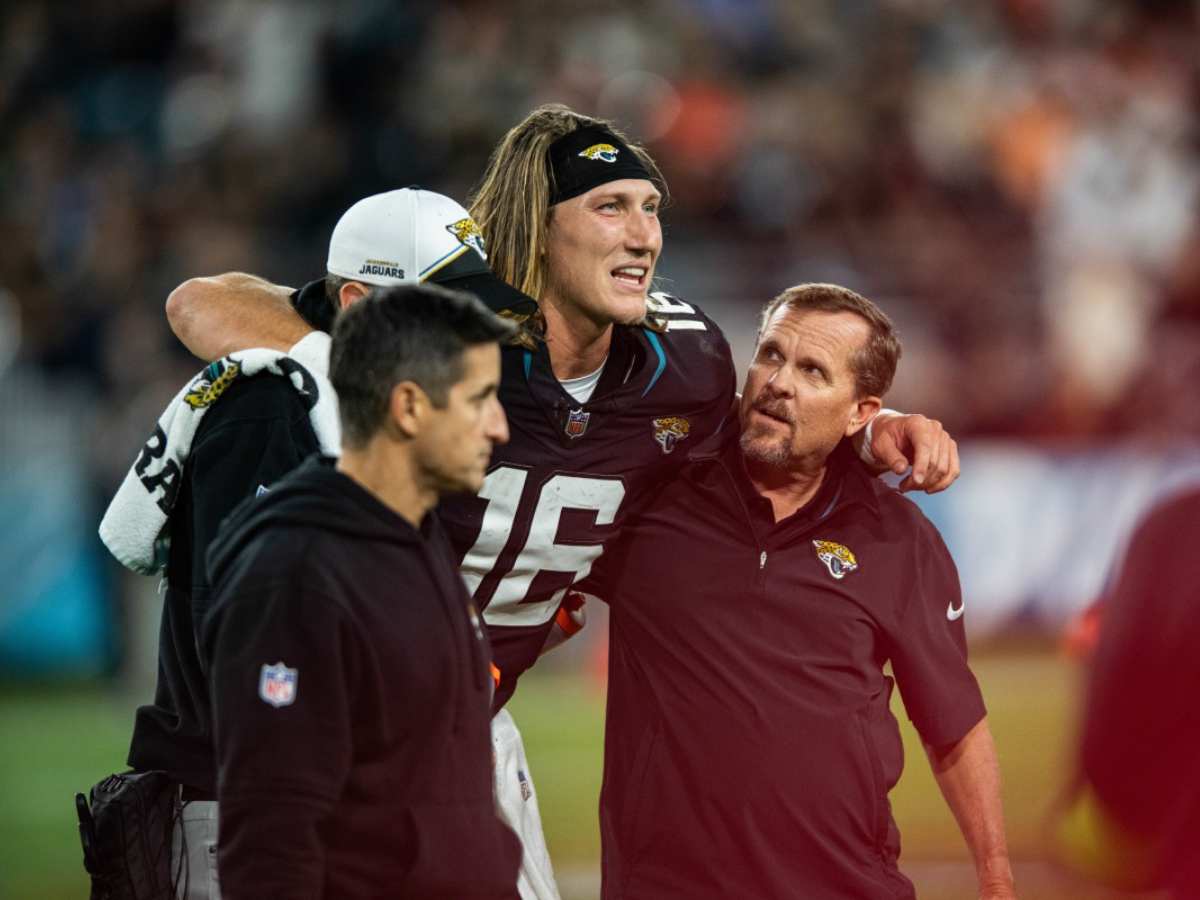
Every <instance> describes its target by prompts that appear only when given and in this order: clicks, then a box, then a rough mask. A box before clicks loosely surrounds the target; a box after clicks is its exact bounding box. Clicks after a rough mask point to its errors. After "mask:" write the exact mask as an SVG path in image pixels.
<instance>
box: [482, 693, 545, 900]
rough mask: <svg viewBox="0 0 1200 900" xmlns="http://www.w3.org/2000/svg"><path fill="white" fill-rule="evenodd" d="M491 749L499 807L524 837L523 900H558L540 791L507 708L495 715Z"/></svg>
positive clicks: (520, 887)
mask: <svg viewBox="0 0 1200 900" xmlns="http://www.w3.org/2000/svg"><path fill="white" fill-rule="evenodd" d="M492 751H493V753H494V756H495V767H494V769H493V771H492V778H493V781H494V783H495V788H496V809H497V811H498V812H499V814H500V818H501V819H502V820H504V823H505V824H506V825H508V826H509V827H510V828H512V830H513V831H515V832H516V833H517V837H519V838H520V839H521V848H522V852H521V871H520V874H519V876H518V878H517V890H518V891H520V894H521V900H559V896H558V886H557V885H556V884H555V883H554V867H553V866H551V865H550V853H549V852H548V851H547V850H546V836H545V835H544V834H542V816H541V813H540V812H538V802H537V792H536V791H535V790H534V788H533V778H532V777H530V775H529V763H528V762H526V760H525V745H524V744H523V743H522V742H521V732H520V731H518V730H517V723H516V722H514V721H513V717H512V716H511V715H510V714H509V712H508V710H507V709H502V710H500V712H498V713H496V715H495V716H493V717H492Z"/></svg>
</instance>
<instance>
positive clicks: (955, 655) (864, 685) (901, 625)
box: [589, 285, 1015, 900]
mask: <svg viewBox="0 0 1200 900" xmlns="http://www.w3.org/2000/svg"><path fill="white" fill-rule="evenodd" d="M899 355H900V345H899V342H898V340H897V338H896V335H895V332H894V330H893V328H892V324H891V322H890V321H889V320H888V318H887V316H886V315H884V313H883V312H882V311H880V310H879V309H878V307H876V306H875V305H874V304H873V303H871V302H870V301H869V300H866V299H864V298H862V297H860V296H859V295H857V294H855V293H854V292H852V291H849V290H846V289H844V288H840V287H835V286H832V285H801V286H799V287H795V288H791V289H789V290H787V291H785V292H784V293H783V294H781V295H780V296H779V297H777V298H776V299H775V300H774V301H772V302H771V303H770V304H769V305H768V307H767V309H766V310H765V312H764V316H763V325H762V328H761V330H760V333H759V339H758V346H757V348H756V351H755V356H754V360H753V362H752V364H751V367H750V372H749V375H748V376H747V380H746V386H745V391H744V393H743V395H742V399H741V405H740V422H741V429H740V434H737V433H735V434H732V435H730V436H728V437H727V438H726V439H725V440H723V441H720V442H718V443H715V444H714V445H712V446H709V447H707V448H703V450H701V449H699V448H698V449H697V450H696V451H694V452H693V456H692V461H691V463H690V465H689V466H688V467H687V468H686V469H685V470H684V473H683V475H681V476H680V477H678V478H676V479H675V480H673V481H671V482H669V483H668V484H667V485H666V486H665V487H664V488H663V489H662V490H661V492H660V494H659V496H658V497H657V498H656V499H655V500H654V501H653V502H652V503H650V505H649V507H648V509H647V511H646V512H645V513H643V514H642V515H641V516H640V517H639V518H638V519H637V520H636V521H635V522H634V523H633V524H632V525H631V526H629V527H627V529H626V531H625V532H624V533H623V534H622V536H621V538H620V540H619V544H618V547H617V548H616V549H615V550H613V551H610V552H609V553H606V554H605V556H604V557H603V558H602V560H601V562H600V568H599V570H598V571H597V572H596V575H595V580H594V581H593V582H592V584H591V585H589V587H590V589H592V590H593V591H594V592H596V593H598V594H600V595H601V596H605V597H606V598H607V599H609V601H610V603H611V607H612V622H611V624H612V633H611V649H610V673H609V695H608V720H607V728H606V735H605V766H604V788H603V793H602V798H601V829H602V837H603V871H604V897H605V898H606V900H616V898H622V900H625V898H653V900H668V898H687V900H697V898H708V897H712V898H718V897H720V898H728V897H755V898H785V897H787V898H795V897H802V898H805V900H843V898H860V900H868V898H872V900H873V898H879V900H884V898H888V900H892V898H896V900H900V898H911V897H914V896H915V895H914V892H913V887H912V884H911V882H909V880H908V879H907V878H906V877H905V876H904V875H903V874H901V872H900V870H899V868H898V865H897V860H898V857H899V852H900V841H899V834H898V832H897V830H896V825H895V822H894V821H893V820H892V816H891V809H890V806H889V803H888V798H887V794H888V791H889V790H890V789H891V788H892V787H893V786H894V785H895V784H896V782H897V780H898V779H899V777H900V771H901V768H902V766H903V750H902V746H901V742H900V733H899V729H898V727H897V724H896V720H895V719H894V717H893V716H892V714H891V712H890V710H889V708H888V701H889V698H890V696H891V691H892V685H893V678H892V677H889V676H887V675H885V674H884V672H883V666H884V664H885V663H886V662H888V661H890V662H891V666H892V673H893V675H894V681H895V683H897V684H898V685H899V687H900V692H901V696H902V697H903V699H904V705H905V708H906V710H907V712H908V715H909V718H910V719H912V721H913V723H914V724H915V725H916V728H917V730H918V732H919V733H920V735H921V738H922V739H923V741H924V743H925V745H926V749H927V752H928V755H929V760H930V763H931V765H932V767H933V771H934V774H935V776H936V778H937V781H938V784H939V786H940V787H941V790H942V793H943V795H944V796H945V798H946V801H947V803H948V804H949V806H950V808H951V810H952V811H953V813H954V815H955V818H956V819H957V821H958V824H959V827H960V828H961V830H962V833H963V837H964V838H965V840H966V843H967V845H968V846H969V848H970V851H971V853H972V855H973V857H974V861H975V865H976V869H977V872H978V876H979V885H980V896H981V897H983V898H988V900H1002V898H1012V897H1014V896H1015V895H1014V893H1013V886H1012V873H1011V869H1010V866H1009V862H1008V852H1007V848H1006V845H1005V838H1004V825H1003V815H1002V811H1001V804H1000V789H999V783H1000V778H999V771H998V766H997V762H996V754H995V747H994V744H993V742H992V737H991V734H990V732H989V730H988V726H987V720H986V716H985V710H984V705H983V700H982V697H981V696H980V692H979V687H978V685H977V684H976V681H975V678H974V676H973V675H972V674H971V670H970V669H969V668H968V667H967V651H966V640H965V635H964V631H963V621H962V614H963V608H964V607H963V600H962V597H961V593H960V590H959V583H958V575H957V572H956V570H955V567H954V563H953V561H952V560H951V558H950V555H949V553H948V552H947V550H946V547H945V545H944V544H943V543H942V540H941V538H940V536H939V535H938V533H937V531H936V529H935V528H934V527H933V525H932V524H931V523H930V522H929V521H928V520H927V519H926V518H925V517H924V516H923V515H922V514H921V512H920V511H919V510H918V509H917V507H916V506H915V505H914V504H913V503H911V502H910V501H908V500H907V499H905V498H904V497H903V496H902V495H901V494H899V493H897V492H896V491H894V490H892V489H890V488H888V487H887V486H886V485H884V484H882V483H881V482H879V481H878V480H877V479H874V478H872V477H870V475H869V474H868V473H867V472H866V471H864V469H863V467H862V466H859V465H855V464H854V462H853V454H852V452H850V451H849V449H848V441H847V440H846V439H847V438H849V437H850V436H851V435H853V434H854V433H855V432H857V431H858V430H859V429H861V428H862V427H864V425H865V424H866V423H867V422H868V421H869V420H870V418H871V416H872V415H874V413H875V412H876V411H877V410H878V409H879V406H880V398H881V397H882V396H883V394H884V393H885V392H886V391H887V389H888V387H889V386H890V385H891V381H892V376H893V374H894V373H895V368H896V362H897V360H898V358H899Z"/></svg>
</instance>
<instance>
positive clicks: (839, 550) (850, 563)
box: [813, 541, 858, 581]
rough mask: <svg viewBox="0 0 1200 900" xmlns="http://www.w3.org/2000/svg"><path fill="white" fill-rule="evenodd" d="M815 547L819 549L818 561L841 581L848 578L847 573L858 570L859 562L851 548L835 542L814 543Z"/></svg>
mask: <svg viewBox="0 0 1200 900" xmlns="http://www.w3.org/2000/svg"><path fill="white" fill-rule="evenodd" d="M813 546H814V547H816V548H817V559H819V560H821V562H823V563H825V568H827V569H828V570H829V574H830V575H832V576H833V577H834V578H836V579H838V580H839V581H840V580H841V579H843V578H845V577H846V573H847V572H853V571H854V570H855V569H857V568H858V560H857V559H855V558H854V554H853V553H851V552H850V548H849V547H845V546H843V545H842V544H837V543H834V542H833V541H813Z"/></svg>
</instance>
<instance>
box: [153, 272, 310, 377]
mask: <svg viewBox="0 0 1200 900" xmlns="http://www.w3.org/2000/svg"><path fill="white" fill-rule="evenodd" d="M292 293H293V290H292V288H289V287H284V286H282V285H277V284H272V283H271V282H269V281H267V280H265V279H263V278H259V277H257V276H255V275H247V274H245V273H244V272H226V273H224V274H222V275H213V276H206V277H200V278H189V279H188V280H187V281H185V282H183V283H182V284H181V285H179V286H178V287H177V288H175V289H174V290H173V291H171V293H170V294H169V295H168V296H167V306H166V312H167V322H168V323H169V324H170V326H171V331H173V332H174V333H175V336H176V337H177V338H179V340H180V341H181V342H182V343H183V345H184V346H185V347H187V349H188V350H189V351H190V352H191V353H192V354H193V355H195V356H197V357H199V358H200V359H203V360H205V361H212V360H215V359H220V358H221V357H222V356H227V355H228V354H230V353H233V352H235V351H237V350H245V349H247V348H249V347H266V348H269V349H272V350H281V351H283V352H287V351H288V350H289V349H290V348H291V347H292V345H293V344H295V343H296V342H297V341H298V340H300V339H301V338H303V337H304V336H305V335H306V334H308V333H309V332H310V331H311V330H312V328H311V326H309V325H308V323H306V322H305V321H304V319H303V318H301V316H300V315H299V314H298V313H297V312H296V311H295V310H294V309H293V308H292V304H291V299H290V298H291V295H292Z"/></svg>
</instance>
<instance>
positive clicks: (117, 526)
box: [100, 334, 341, 575]
mask: <svg viewBox="0 0 1200 900" xmlns="http://www.w3.org/2000/svg"><path fill="white" fill-rule="evenodd" d="M328 347H329V336H328V335H324V334H319V335H309V337H307V338H305V339H304V340H303V341H301V342H300V343H298V344H296V346H295V347H293V348H292V353H291V354H286V353H280V352H279V351H277V350H261V349H258V350H242V351H239V352H237V353H231V354H230V355H229V356H226V357H225V358H224V359H221V360H218V361H217V362H214V363H211V364H210V365H208V366H206V367H205V368H204V370H203V371H202V372H200V374H199V375H197V376H196V377H195V378H193V379H192V380H191V381H190V382H188V383H187V384H186V385H185V386H184V387H183V389H182V390H181V391H180V392H179V393H178V394H176V395H175V399H173V400H172V401H171V402H170V403H169V404H168V405H167V408H166V410H164V411H163V414H162V415H161V416H159V418H158V425H157V426H156V427H155V429H154V433H153V434H152V435H150V439H149V440H148V441H147V442H146V444H145V446H144V447H142V450H141V452H140V453H139V454H138V457H137V459H136V460H135V461H134V463H133V466H132V467H131V468H130V470H129V472H128V473H127V474H126V475H125V480H124V481H123V482H121V486H120V488H118V489H117V493H116V494H115V495H114V496H113V498H112V502H111V503H109V505H108V510H107V511H106V512H105V513H104V518H103V519H102V520H101V521H100V539H101V540H102V541H104V545H105V546H106V547H108V549H109V551H110V552H111V553H112V555H113V556H115V557H116V558H117V559H118V560H119V561H120V562H121V563H122V564H123V565H125V566H126V567H127V568H130V569H132V570H133V571H135V572H139V573H141V574H143V575H154V574H156V573H158V572H160V571H162V569H163V568H164V566H165V565H166V561H167V551H168V550H169V543H168V537H167V533H166V525H167V520H168V519H169V518H170V515H171V508H172V507H173V506H174V504H175V497H176V495H177V493H178V490H179V478H180V476H181V474H182V472H183V466H184V463H185V462H187V458H188V454H189V453H191V450H192V439H193V438H194V437H195V434H196V429H197V428H199V427H200V421H201V420H202V419H203V418H204V414H205V413H206V412H207V411H208V409H209V407H210V406H211V405H212V404H213V403H214V402H216V401H217V400H218V399H219V398H220V396H221V394H223V393H224V392H225V391H226V390H227V389H228V387H229V385H231V384H233V383H234V381H236V380H237V379H239V378H248V377H250V376H253V375H259V374H262V373H269V374H272V375H277V376H279V377H281V378H286V379H288V381H289V382H290V383H291V385H292V386H293V387H294V388H295V389H296V390H297V391H298V392H299V393H300V395H301V397H303V398H304V402H305V404H306V405H307V406H308V415H309V418H310V420H311V421H312V426H313V431H315V432H316V435H317V441H318V442H319V443H320V445H321V451H322V452H323V453H327V454H330V455H332V456H337V455H338V454H340V453H341V425H340V422H339V421H338V408H337V396H336V395H335V394H334V391H333V387H332V385H330V383H329V379H328V377H327V376H326V372H327V371H328V359H329V354H328ZM298 360H303V363H304V364H301V362H300V361H298Z"/></svg>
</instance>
